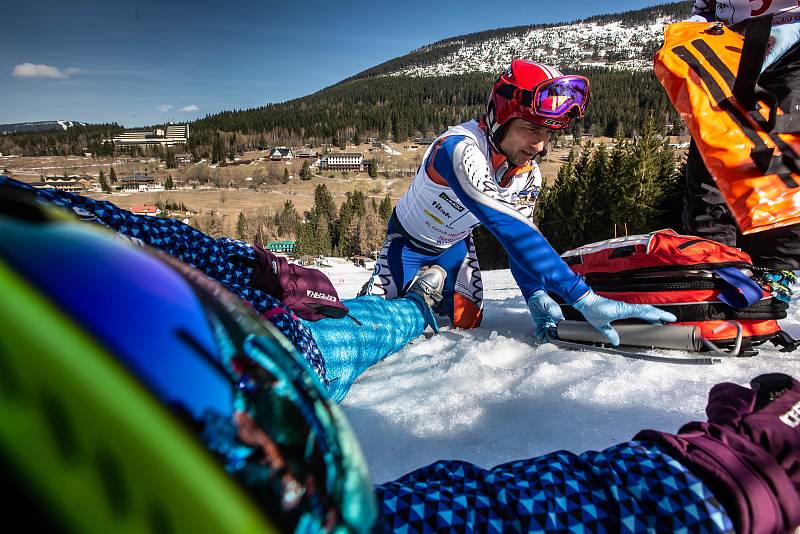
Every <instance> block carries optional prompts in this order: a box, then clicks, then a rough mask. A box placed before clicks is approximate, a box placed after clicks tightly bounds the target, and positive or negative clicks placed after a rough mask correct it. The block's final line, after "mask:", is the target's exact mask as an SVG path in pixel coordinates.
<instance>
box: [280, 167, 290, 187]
mask: <svg viewBox="0 0 800 534" xmlns="http://www.w3.org/2000/svg"><path fill="white" fill-rule="evenodd" d="M281 183H282V184H288V183H289V169H287V168H286V167H284V168H283V179H282V180H281Z"/></svg>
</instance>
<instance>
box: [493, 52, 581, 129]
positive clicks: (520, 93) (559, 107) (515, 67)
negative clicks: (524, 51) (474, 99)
mask: <svg viewBox="0 0 800 534" xmlns="http://www.w3.org/2000/svg"><path fill="white" fill-rule="evenodd" d="M588 102H589V80H587V79H586V78H584V77H583V76H573V75H569V76H565V75H564V74H562V73H561V72H560V71H558V70H557V69H555V68H553V67H548V66H547V65H542V64H541V63H536V62H533V61H528V60H525V59H515V60H514V61H512V62H511V65H510V66H509V67H508V68H507V69H506V70H505V72H503V74H501V75H500V77H499V78H497V81H496V82H495V83H494V86H493V87H492V92H491V93H490V94H489V102H488V103H487V106H486V125H487V126H488V128H489V133H490V135H491V136H494V134H495V133H496V132H497V131H498V130H500V128H501V127H502V126H503V125H504V124H505V123H506V122H508V121H509V120H511V119H513V118H516V117H518V118H520V119H525V120H526V121H529V122H532V123H534V124H538V125H539V126H544V127H545V128H551V129H554V130H563V129H564V128H566V127H567V126H569V124H570V121H571V120H572V119H573V118H575V117H582V116H583V113H584V111H586V104H587V103H588Z"/></svg>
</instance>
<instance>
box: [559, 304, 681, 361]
mask: <svg viewBox="0 0 800 534" xmlns="http://www.w3.org/2000/svg"><path fill="white" fill-rule="evenodd" d="M572 307H573V308H575V309H576V310H578V311H579V312H581V313H582V314H583V316H584V317H585V318H586V320H587V321H588V322H589V324H591V325H592V326H593V327H595V328H597V329H598V330H599V331H600V333H601V334H603V335H604V336H606V339H608V341H609V343H611V344H612V345H614V346H615V347H616V346H617V345H619V334H618V333H617V331H616V330H614V327H612V326H611V321H617V320H619V319H643V320H645V321H647V322H648V323H653V324H658V323H662V322H664V323H671V322H673V321H675V320H676V319H677V317H675V316H674V315H672V314H671V313H669V312H665V311H663V310H659V309H658V308H656V307H655V306H650V305H649V304H628V303H627V302H620V301H618V300H611V299H607V298H605V297H601V296H600V295H598V294H597V293H595V292H594V291H592V290H589V291H588V292H587V293H586V294H585V295H584V296H582V297H581V298H579V299H578V301H577V302H576V303H575V304H573V305H572Z"/></svg>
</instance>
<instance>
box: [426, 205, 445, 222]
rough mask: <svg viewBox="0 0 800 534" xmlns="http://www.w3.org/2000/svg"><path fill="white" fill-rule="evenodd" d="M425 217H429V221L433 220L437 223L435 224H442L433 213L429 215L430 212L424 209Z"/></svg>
mask: <svg viewBox="0 0 800 534" xmlns="http://www.w3.org/2000/svg"><path fill="white" fill-rule="evenodd" d="M425 215H427V216H428V217H430V218H431V219H433V220H434V221H436V222H437V223H439V224H444V221H443V220H441V219H440V218H439V217H437V216H436V215H434V214H433V213H431V212H430V210H429V209H428V208H425Z"/></svg>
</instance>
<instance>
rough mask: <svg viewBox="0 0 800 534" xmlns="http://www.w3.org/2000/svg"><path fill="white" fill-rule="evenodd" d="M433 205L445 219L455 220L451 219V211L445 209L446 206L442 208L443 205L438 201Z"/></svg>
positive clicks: (432, 203)
mask: <svg viewBox="0 0 800 534" xmlns="http://www.w3.org/2000/svg"><path fill="white" fill-rule="evenodd" d="M431 205H432V206H433V207H434V208H436V211H438V212H439V213H441V214H442V215H444V216H445V217H447V218H448V219H452V218H453V217H451V216H450V212H449V211H447V210H446V209H445V208H444V206H442V205H441V203H439V202H437V201H435V200H433V201H431Z"/></svg>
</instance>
